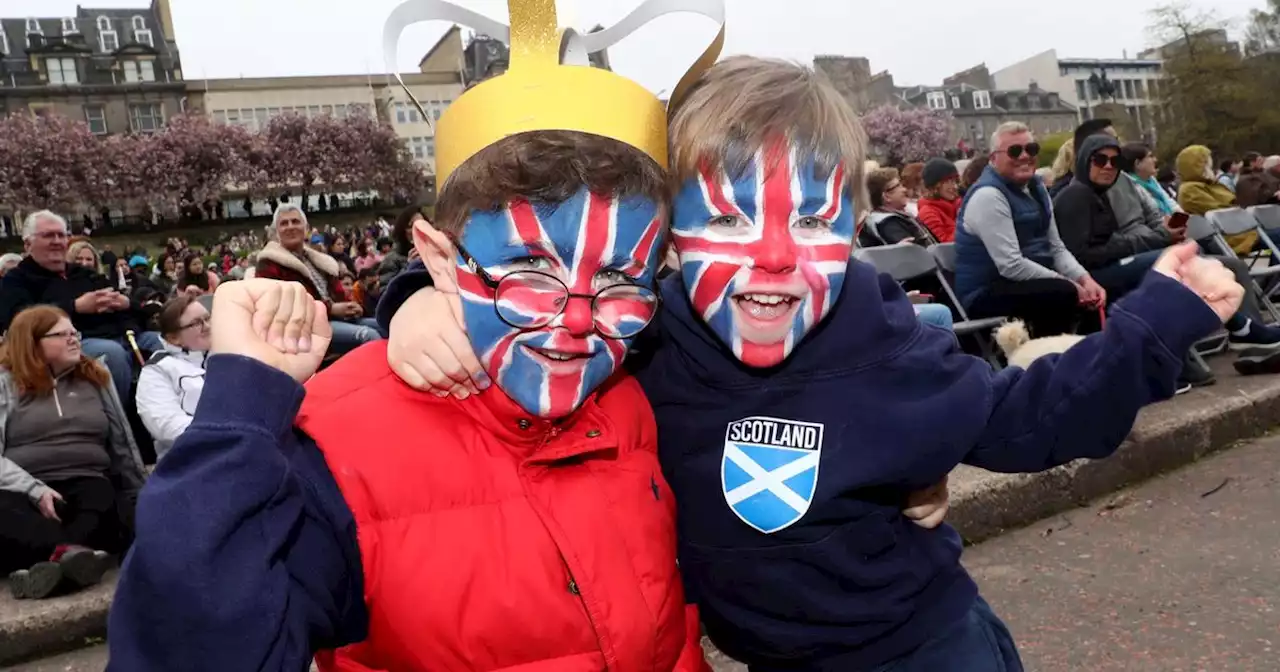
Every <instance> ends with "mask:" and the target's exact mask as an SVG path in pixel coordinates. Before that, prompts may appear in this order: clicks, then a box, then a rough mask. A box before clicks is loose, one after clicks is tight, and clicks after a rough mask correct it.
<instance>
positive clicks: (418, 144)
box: [409, 138, 427, 161]
mask: <svg viewBox="0 0 1280 672" xmlns="http://www.w3.org/2000/svg"><path fill="white" fill-rule="evenodd" d="M409 149H410V151H412V152H413V158H415V159H417V160H419V161H421V160H422V159H425V158H427V145H426V138H410V139H409Z"/></svg>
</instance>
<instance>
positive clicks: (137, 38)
mask: <svg viewBox="0 0 1280 672" xmlns="http://www.w3.org/2000/svg"><path fill="white" fill-rule="evenodd" d="M133 41H134V42H137V43H138V44H145V45H147V46H148V47H151V48H153V49H154V48H155V46H156V45H155V42H153V41H152V40H151V31H149V30H135V31H133Z"/></svg>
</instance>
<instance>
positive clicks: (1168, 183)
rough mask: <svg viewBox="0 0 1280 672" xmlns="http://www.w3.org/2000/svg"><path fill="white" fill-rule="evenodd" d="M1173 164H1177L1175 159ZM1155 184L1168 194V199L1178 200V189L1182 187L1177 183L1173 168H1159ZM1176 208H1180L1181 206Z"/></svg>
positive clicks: (1176, 173) (1175, 172)
mask: <svg viewBox="0 0 1280 672" xmlns="http://www.w3.org/2000/svg"><path fill="white" fill-rule="evenodd" d="M1174 164H1175V165H1176V164H1177V160H1176V159H1175V160H1174ZM1156 182H1158V183H1159V184H1160V188H1161V189H1164V191H1165V193H1167V194H1169V198H1172V199H1174V200H1175V201H1176V200H1178V189H1179V188H1180V187H1181V186H1182V185H1181V184H1180V183H1179V182H1178V171H1176V170H1174V167H1173V166H1165V167H1164V168H1161V169H1160V172H1158V173H1156ZM1178 207H1179V208H1181V207H1182V206H1178Z"/></svg>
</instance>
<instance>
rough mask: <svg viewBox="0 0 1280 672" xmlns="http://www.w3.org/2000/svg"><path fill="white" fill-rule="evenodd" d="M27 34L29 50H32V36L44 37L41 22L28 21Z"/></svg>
mask: <svg viewBox="0 0 1280 672" xmlns="http://www.w3.org/2000/svg"><path fill="white" fill-rule="evenodd" d="M25 32H26V33H27V48H28V49H30V48H31V36H32V35H41V36H43V35H44V28H41V27H40V22H39V21H37V20H36V19H27V30H26V31H25Z"/></svg>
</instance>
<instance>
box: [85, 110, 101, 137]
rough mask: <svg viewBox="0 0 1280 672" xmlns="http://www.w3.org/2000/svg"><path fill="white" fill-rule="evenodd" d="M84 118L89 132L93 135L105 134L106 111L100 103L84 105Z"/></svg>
mask: <svg viewBox="0 0 1280 672" xmlns="http://www.w3.org/2000/svg"><path fill="white" fill-rule="evenodd" d="M84 120H85V121H86V122H88V123H89V132H90V133H92V134H94V135H106V133H107V111H106V109H105V108H103V107H102V106H101V105H85V106H84Z"/></svg>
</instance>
